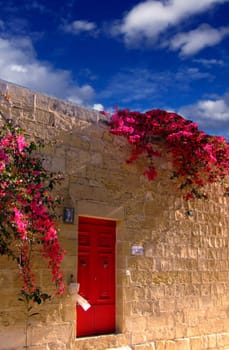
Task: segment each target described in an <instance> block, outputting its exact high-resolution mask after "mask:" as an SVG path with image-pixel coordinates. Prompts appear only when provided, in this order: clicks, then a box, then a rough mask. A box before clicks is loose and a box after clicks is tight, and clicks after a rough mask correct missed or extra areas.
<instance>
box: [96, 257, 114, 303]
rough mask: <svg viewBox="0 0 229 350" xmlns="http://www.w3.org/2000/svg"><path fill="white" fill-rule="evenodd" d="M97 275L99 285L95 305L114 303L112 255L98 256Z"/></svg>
mask: <svg viewBox="0 0 229 350" xmlns="http://www.w3.org/2000/svg"><path fill="white" fill-rule="evenodd" d="M97 262H98V265H97V275H98V276H99V280H100V283H98V284H97V287H98V289H97V301H96V303H97V304H99V303H112V302H113V303H114V301H115V279H114V276H113V271H114V256H113V254H112V253H110V252H108V253H99V254H98V260H97Z"/></svg>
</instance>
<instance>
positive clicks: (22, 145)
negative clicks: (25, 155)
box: [17, 135, 28, 152]
mask: <svg viewBox="0 0 229 350" xmlns="http://www.w3.org/2000/svg"><path fill="white" fill-rule="evenodd" d="M17 146H18V151H19V152H22V151H23V150H24V148H25V147H27V146H28V143H27V142H26V141H25V138H24V136H23V135H18V136H17Z"/></svg>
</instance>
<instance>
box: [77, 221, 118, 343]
mask: <svg viewBox="0 0 229 350" xmlns="http://www.w3.org/2000/svg"><path fill="white" fill-rule="evenodd" d="M78 283H80V290H79V294H80V295H82V296H83V297H84V298H86V299H87V300H88V302H89V303H90V304H91V308H90V309H89V310H87V311H84V310H83V309H81V307H80V306H77V335H78V336H86V335H87V336H88V335H94V334H107V333H111V332H114V330H115V222H114V221H110V220H100V219H92V218H86V217H80V218H79V232H78Z"/></svg>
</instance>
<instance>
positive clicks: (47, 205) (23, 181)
mask: <svg viewBox="0 0 229 350" xmlns="http://www.w3.org/2000/svg"><path fill="white" fill-rule="evenodd" d="M1 98H4V99H7V98H8V97H7V96H5V95H3V94H2V95H1ZM1 117H2V118H1V119H2V121H1V122H0V255H6V256H8V257H10V258H12V259H13V260H14V261H15V262H16V263H17V266H18V268H19V271H20V274H21V277H22V280H23V291H24V292H25V293H27V295H30V294H31V295H34V292H35V291H36V290H39V289H38V287H37V285H36V281H35V274H34V272H33V268H32V257H33V254H38V253H39V254H41V256H42V257H43V258H45V259H47V261H48V267H49V268H50V269H51V272H52V280H53V282H54V283H55V287H56V292H57V293H58V294H62V293H63V292H64V281H63V276H62V273H61V270H60V264H61V261H62V260H63V257H64V251H63V249H62V248H61V246H60V243H59V240H58V234H57V226H56V217H55V208H56V205H57V203H58V199H57V198H54V196H53V195H52V189H53V187H54V186H55V185H56V184H57V183H58V182H59V181H60V178H61V176H60V175H59V174H53V173H51V172H49V171H47V170H46V169H45V168H44V167H43V165H42V158H41V156H39V152H38V151H39V147H40V145H39V144H38V143H37V144H36V143H34V142H27V141H26V140H25V137H24V135H23V132H22V130H20V128H19V127H16V126H15V124H14V123H13V122H12V121H11V120H7V119H6V118H5V119H4V118H3V114H2V113H1ZM35 294H36V293H35ZM34 301H36V298H34Z"/></svg>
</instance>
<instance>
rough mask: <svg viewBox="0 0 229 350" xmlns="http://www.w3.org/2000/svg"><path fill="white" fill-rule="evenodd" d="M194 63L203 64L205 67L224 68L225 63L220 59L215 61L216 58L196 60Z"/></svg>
mask: <svg viewBox="0 0 229 350" xmlns="http://www.w3.org/2000/svg"><path fill="white" fill-rule="evenodd" d="M193 62H196V63H201V64H202V65H203V66H205V67H211V66H223V65H224V64H225V62H224V61H223V60H220V59H215V58H211V59H210V58H209V59H207V58H196V59H194V60H193Z"/></svg>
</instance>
